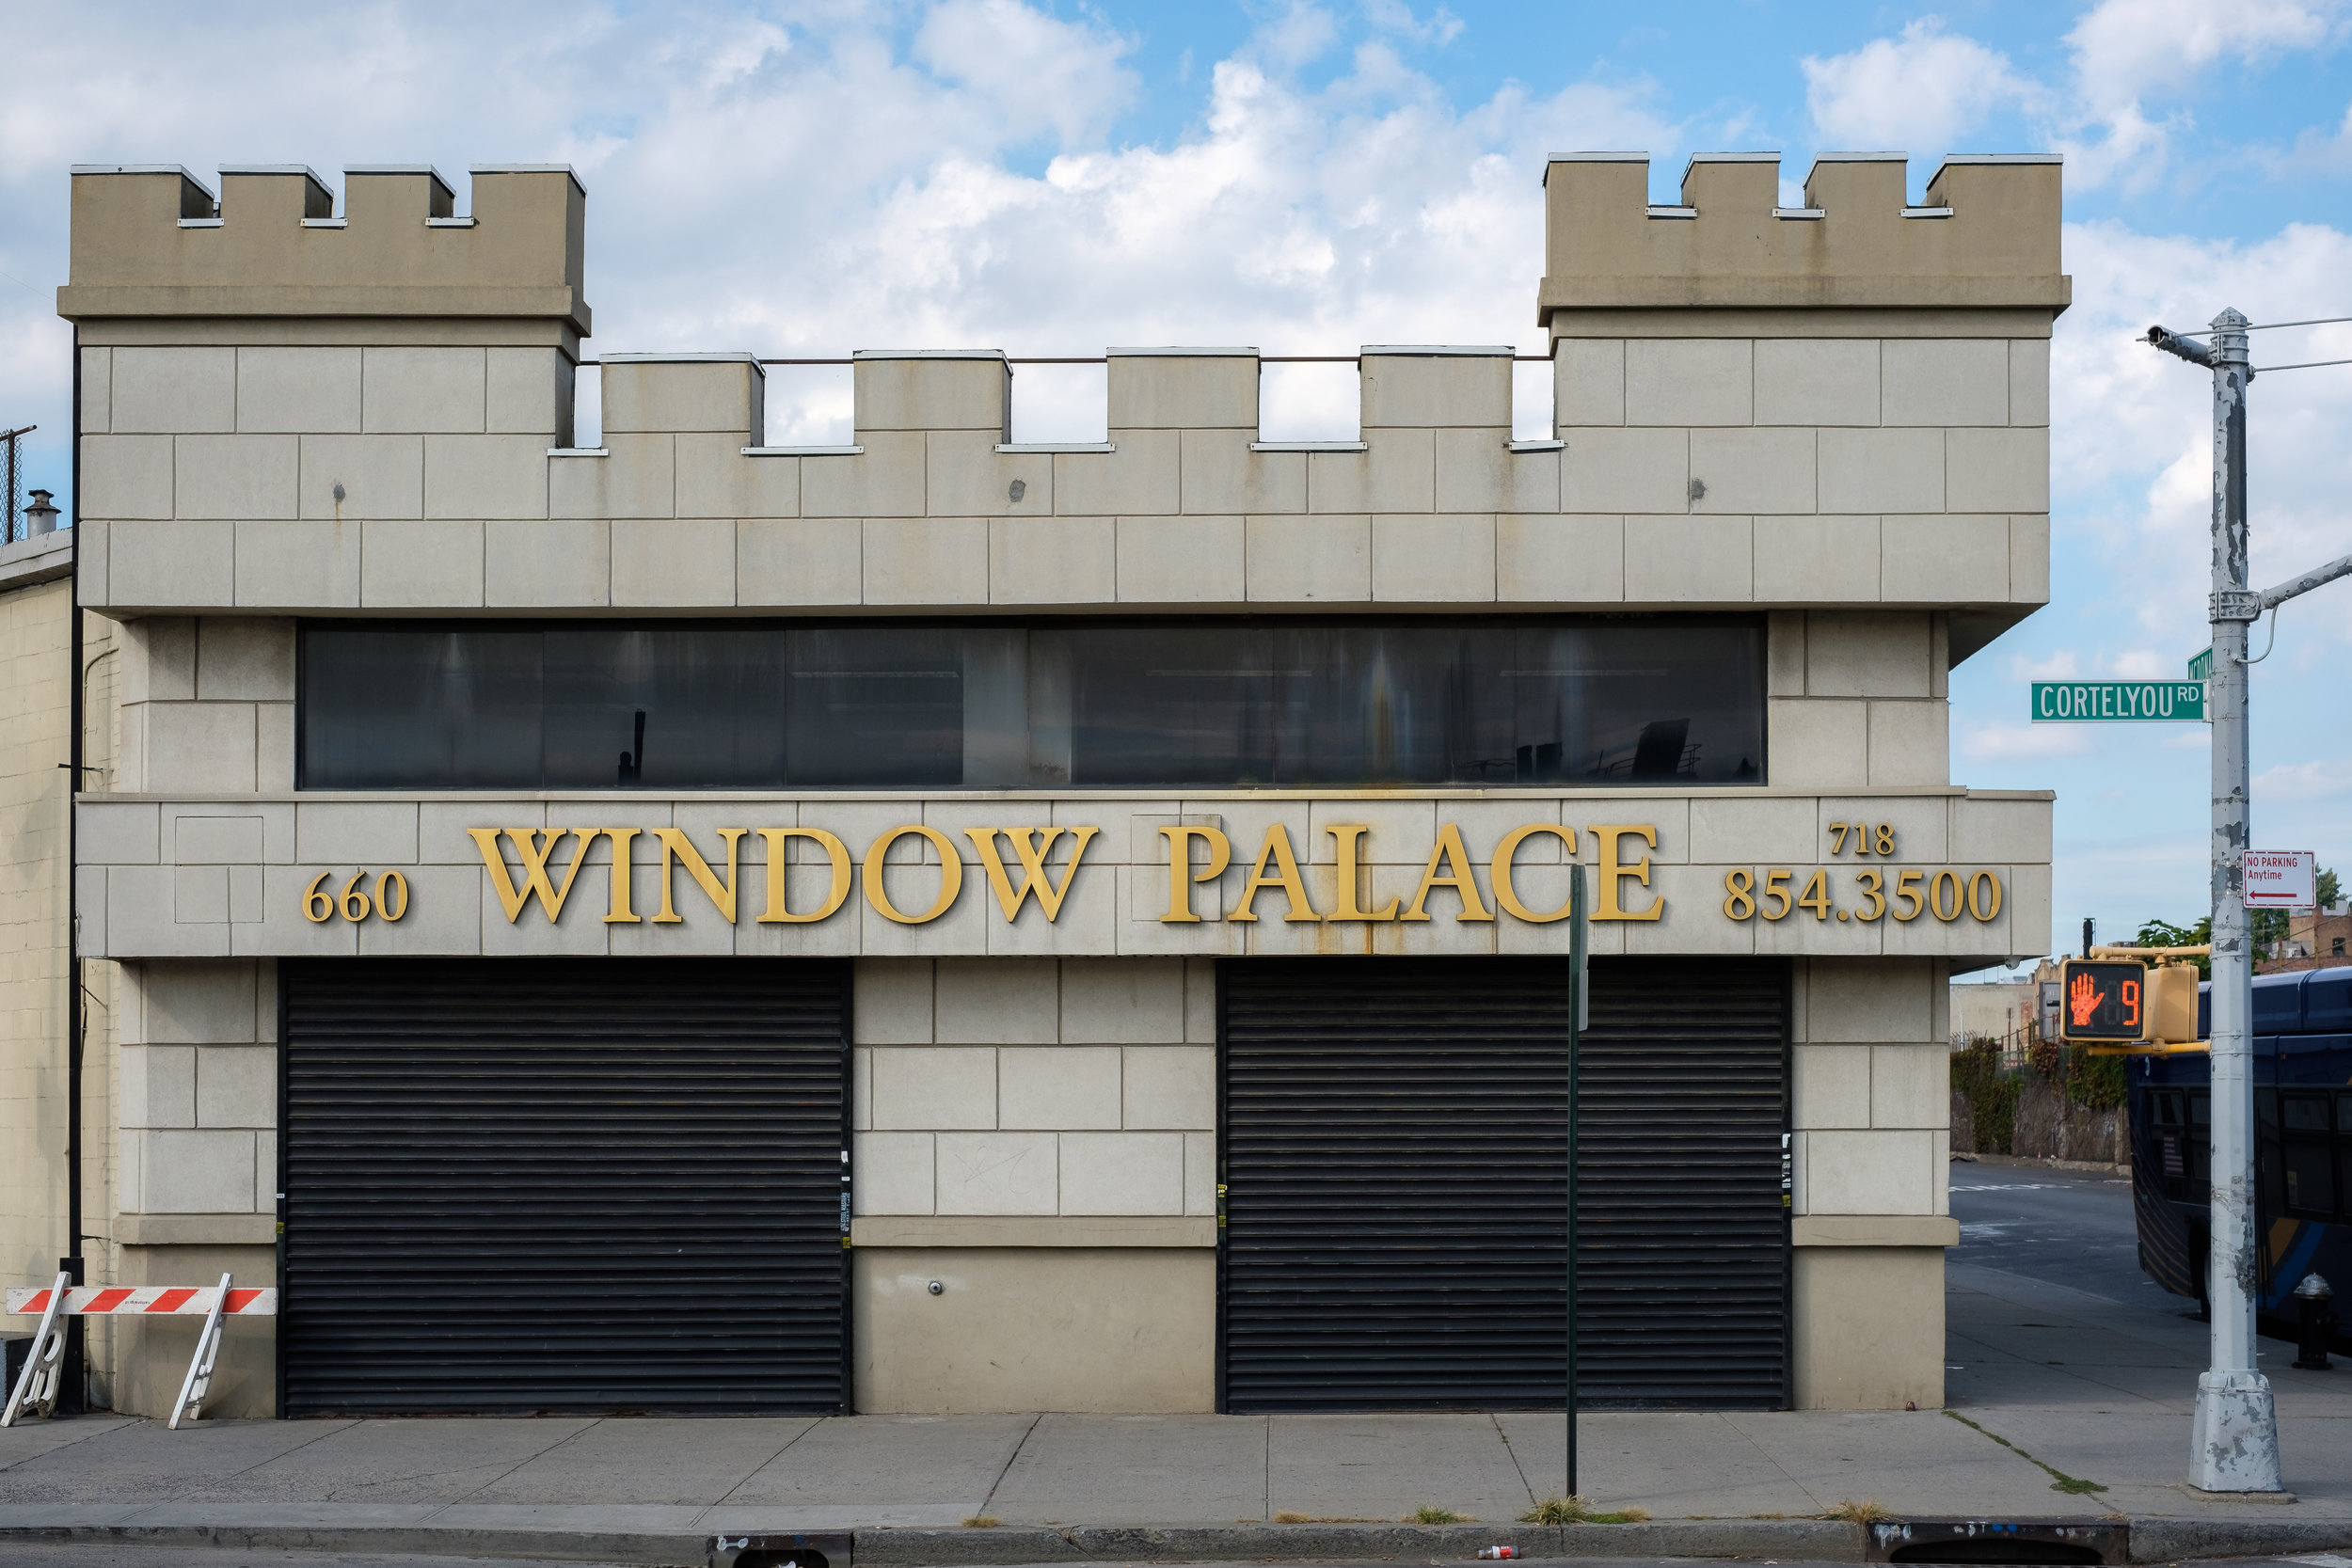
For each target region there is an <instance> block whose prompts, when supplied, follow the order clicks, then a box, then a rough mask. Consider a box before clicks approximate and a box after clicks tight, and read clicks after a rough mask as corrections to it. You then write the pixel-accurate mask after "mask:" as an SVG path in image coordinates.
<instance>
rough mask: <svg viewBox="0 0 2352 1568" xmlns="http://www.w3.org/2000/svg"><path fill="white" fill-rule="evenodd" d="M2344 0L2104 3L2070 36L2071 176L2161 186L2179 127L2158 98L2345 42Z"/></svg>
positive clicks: (2084, 180) (2067, 144) (2068, 144)
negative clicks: (2226, 66)
mask: <svg viewBox="0 0 2352 1568" xmlns="http://www.w3.org/2000/svg"><path fill="white" fill-rule="evenodd" d="M2345 10H2346V6H2345V0H2312V3H2304V0H2100V4H2098V5H2096V6H2094V7H2092V8H2090V10H2089V11H2088V12H2086V13H2085V14H2084V16H2083V18H2082V20H2081V21H2080V22H2078V23H2076V24H2074V30H2073V31H2072V32H2070V33H2068V34H2067V35H2066V42H2067V44H2068V46H2069V47H2070V49H2071V50H2072V52H2073V56H2074V61H2073V63H2074V71H2073V74H2074V91H2073V93H2072V94H2071V102H2072V104H2073V108H2074V114H2073V124H2072V126H2071V128H2070V133H2071V134H2070V136H2069V138H2068V139H2067V141H2066V142H2065V144H2064V145H2065V147H2066V150H2067V151H2068V152H2069V154H2070V158H2069V163H2070V166H2071V167H2070V170H2069V172H2070V173H2071V174H2072V175H2073V176H2074V178H2075V180H2076V181H2077V182H2079V183H2083V184H2086V185H2095V184H2101V183H2104V182H2106V181H2107V180H2109V179H2112V178H2115V177H2117V176H2119V175H2120V176H2122V180H2123V182H2124V183H2125V184H2127V185H2131V186H2144V185H2146V184H2149V183H2151V182H2153V181H2154V179H2155V178H2156V176H2157V175H2158V174H2159V173H2160V172H2161V170H2162V168H2163V166H2164V165H2165V162H2166V160H2167V158H2168V156H2169V150H2170V141H2171V135H2172V132H2173V130H2174V128H2175V127H2174V125H2173V124H2172V123H2171V121H2170V119H2169V118H2158V119H2151V118H2150V116H2149V114H2148V112H2147V110H2146V108H2145V107H2144V105H2145V104H2146V103H2147V102H2148V101H2149V100H2151V99H2156V98H2162V97H2165V96H2168V95H2174V94H2179V93H2182V92H2185V91H2186V90H2187V89H2189V88H2190V87H2194V86H2195V85H2196V84H2197V83H2198V81H2199V79H2200V78H2201V77H2202V76H2205V75H2208V74H2210V72H2211V70H2212V68H2213V67H2214V66H2215V65H2217V64H2218V63H2221V62H2223V61H2231V62H2235V63H2237V64H2240V65H2246V66H2259V65H2262V64H2265V63H2267V62H2268V61H2270V60H2272V59H2275V58H2277V57H2278V56H2280V55H2284V54H2286V53H2288V52H2290V51H2298V50H2313V49H2318V48H2321V47H2323V46H2326V45H2328V44H2330V43H2332V42H2335V41H2339V40H2341V39H2342V37H2343V36H2344V20H2343V19H2344V13H2345Z"/></svg>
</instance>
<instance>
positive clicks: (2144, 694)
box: [2033, 680, 2205, 724]
mask: <svg viewBox="0 0 2352 1568" xmlns="http://www.w3.org/2000/svg"><path fill="white" fill-rule="evenodd" d="M2204 717H2205V688H2204V685H2203V683H2201V682H2200V681H2193V680H2188V681H2036V682H2034V683H2033V721H2034V722H2035V723H2037V724H2048V723H2082V722H2085V721H2091V722H2125V723H2132V722H2141V721H2155V722H2157V723H2163V722H2166V721H2171V722H2174V723H2178V722H2180V721H2183V720H2201V719H2203V718H2204Z"/></svg>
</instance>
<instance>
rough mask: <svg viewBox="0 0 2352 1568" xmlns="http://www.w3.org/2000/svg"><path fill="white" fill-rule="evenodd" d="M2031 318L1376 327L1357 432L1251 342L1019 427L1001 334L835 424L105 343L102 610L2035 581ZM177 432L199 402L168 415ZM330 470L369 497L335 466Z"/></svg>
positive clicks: (713, 369) (1676, 603) (896, 373)
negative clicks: (844, 442)
mask: <svg viewBox="0 0 2352 1568" xmlns="http://www.w3.org/2000/svg"><path fill="white" fill-rule="evenodd" d="M2046 351H2047V342H2046V340H2043V339H2026V338H2018V339H2014V340H2012V339H2009V338H1991V339H1985V340H1981V341H1979V340H1944V339H1935V340H1918V341H1914V340H1907V339H1897V338H1889V339H1885V340H1880V339H1868V340H1852V341H1848V340H1810V339H1754V340H1752V339H1748V338H1723V339H1705V340H1679V339H1646V338H1639V337H1636V338H1625V337H1617V338H1590V339H1587V338H1570V337H1564V338H1563V339H1562V340H1561V341H1560V343H1559V348H1558V356H1557V364H1558V370H1557V373H1556V380H1557V391H1556V404H1557V406H1556V419H1557V423H1558V426H1559V435H1560V440H1559V441H1558V442H1557V443H1552V442H1534V443H1529V442H1514V441H1513V440H1512V439H1511V407H1510V353H1509V351H1508V350H1507V349H1501V348H1496V349H1483V348H1470V349H1420V350H1380V349H1371V350H1366V351H1365V352H1364V354H1363V356H1362V358H1361V360H1360V363H1359V378H1360V385H1359V395H1360V399H1361V421H1362V422H1361V430H1362V439H1361V440H1359V441H1355V442H1330V443H1321V444H1316V443H1305V444H1290V445H1269V444H1267V443H1264V442H1261V441H1259V440H1258V439H1257V438H1256V437H1257V434H1258V359H1257V355H1256V353H1255V351H1253V350H1192V351H1187V350H1173V349H1170V350H1113V351H1111V354H1110V356H1109V360H1108V367H1109V394H1108V395H1109V410H1108V421H1109V435H1110V439H1109V441H1108V442H1106V443H1104V444H1103V445H1101V446H1099V447H1074V448H1068V449H1052V448H1041V447H1027V446H1020V447H1016V446H1012V445H1010V444H1009V443H1008V442H1006V441H1005V439H1004V436H1005V434H1006V431H1007V429H1008V428H1009V388H1010V384H1011V378H1012V375H1013V374H1014V373H1015V372H1016V369H1017V368H1016V367H1013V366H1010V365H1009V364H1008V362H1007V361H1006V360H1005V359H1004V358H1003V356H1000V355H996V354H993V353H989V354H981V355H941V356H904V355H883V354H868V355H861V356H859V357H858V359H857V361H856V364H855V367H854V377H855V383H856V386H857V388H858V391H857V396H856V410H857V412H856V429H855V440H854V442H853V444H852V445H851V446H850V447H848V448H835V449H818V448H803V449H788V448H767V447H759V446H755V445H754V443H755V441H756V440H757V439H758V430H759V426H760V411H759V410H760V403H761V398H760V382H761V378H760V376H759V374H758V367H757V366H756V365H755V364H754V363H753V362H752V361H751V359H750V356H747V355H741V354H735V355H707V356H633V355H632V356H621V355H615V356H608V359H607V361H606V363H605V368H604V374H605V379H606V384H607V388H608V390H607V394H606V407H607V413H606V427H605V435H604V436H602V437H601V439H602V441H603V445H602V446H601V447H598V448H596V449H593V450H582V449H576V448H569V447H567V446H565V445H564V443H565V442H566V441H567V440H568V438H569V437H568V419H569V408H568V398H567V397H566V396H565V395H564V394H565V381H566V378H567V377H568V375H569V372H570V361H569V360H568V358H566V357H565V356H564V352H563V351H561V350H558V349H553V348H521V347H481V346H464V347H461V346H454V345H450V346H421V345H386V346H334V347H327V346H306V347H268V348H261V347H230V346H173V347H139V346H119V347H91V348H88V349H87V350H85V363H84V385H85V398H84V403H85V407H84V420H85V426H86V429H87V430H88V431H89V432H91V433H92V434H91V435H90V436H87V437H86V447H85V467H86V472H87V475H88V476H89V477H88V478H87V480H86V488H85V496H86V503H85V504H86V508H87V517H88V520H89V522H90V524H91V525H93V526H92V533H91V538H92V540H93V542H94V544H95V545H97V546H99V547H98V548H96V549H94V551H93V556H92V562H91V566H92V569H91V570H90V571H88V572H86V574H85V588H84V592H85V595H86V597H87V599H88V602H90V603H93V604H101V605H111V606H115V607H119V608H121V609H123V610H141V611H150V612H151V611H159V610H173V609H190V610H211V611H215V612H220V611H230V610H245V611H247V612H262V611H268V610H280V611H301V612H314V611H332V610H376V609H382V610H432V609H437V610H456V611H465V610H479V611H495V610H550V609H563V610H579V611H584V612H596V611H622V610H644V609H664V608H666V609H681V610H684V609H696V610H714V609H741V610H763V609H764V610H782V609H809V610H821V609H825V608H834V609H852V608H856V609H870V608H900V609H910V610H913V609H921V608H943V609H979V608H990V607H1015V606H1018V607H1024V608H1030V607H1040V606H1043V607H1060V608H1070V609H1080V608H1091V607H1102V606H1110V605H1120V606H1133V607H1152V608H1162V609H1168V608H1179V607H1208V608H1214V607H1224V608H1229V609H1240V608H1247V607H1250V606H1263V605H1271V604H1317V605H1324V604H1335V603H1336V604H1355V605H1360V606H1364V607H1366V608H1373V607H1395V608H1415V607H1419V608H1424V609H1425V608H1435V607H1444V606H1460V605H1487V606H1511V607H1517V608H1530V609H1533V608H1576V607H1583V608H1591V607H1602V606H1608V607H1625V606H1645V607H1688V608H1698V607H1706V606H1740V607H1749V606H1757V605H1765V606H1771V605H1805V604H1833V603H1836V604H1862V605H1867V604H1885V605H1904V606H1914V607H1935V606H1947V605H1963V604H1964V605H1969V606H1973V607H1977V608H1979V610H1994V611H1996V612H1998V613H2000V614H2002V615H2005V616H2009V617H2010V618H2014V616H2015V615H2016V614H2018V613H2022V607H2029V606H2031V605H2033V604H2038V603H2040V602H2042V599H2043V598H2045V597H2046V595H2047V585H2046V577H2047V522H2046V515H2047V512H2048V499H2047V493H2046V492H2047V483H2046V468H2047V439H2048V436H2047V411H2046V406H2045V405H2046V385H2047V352H2046ZM167 425H168V426H169V427H170V428H168V429H166V428H159V427H162V426H167ZM339 489H340V491H341V492H342V494H341V496H340V497H338V495H337V491H338V490H339Z"/></svg>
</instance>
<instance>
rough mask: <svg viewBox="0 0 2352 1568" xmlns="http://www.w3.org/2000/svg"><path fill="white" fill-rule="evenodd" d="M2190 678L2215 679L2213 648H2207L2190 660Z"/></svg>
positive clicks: (2198, 679)
mask: <svg viewBox="0 0 2352 1568" xmlns="http://www.w3.org/2000/svg"><path fill="white" fill-rule="evenodd" d="M2188 678H2189V679H2190V680H2193V681H2209V680H2211V679H2213V650H2212V649H2211V648H2207V649H2206V650H2205V651H2204V652H2203V653H2201V654H2199V655H2198V656H2197V657H2195V658H2192V659H2190V660H2189V661H2188Z"/></svg>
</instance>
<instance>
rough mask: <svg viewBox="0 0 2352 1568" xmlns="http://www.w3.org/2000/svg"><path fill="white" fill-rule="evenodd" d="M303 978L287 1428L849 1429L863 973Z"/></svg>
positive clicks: (392, 966) (295, 1043)
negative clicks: (715, 1425)
mask: <svg viewBox="0 0 2352 1568" xmlns="http://www.w3.org/2000/svg"><path fill="white" fill-rule="evenodd" d="M280 975H281V986H282V995H283V998H284V1008H285V1011H284V1037H283V1060H284V1074H285V1100H284V1111H285V1116H284V1127H283V1137H284V1154H283V1160H284V1192H285V1195H286V1196H285V1209H284V1212H285V1217H286V1222H287V1223H286V1236H285V1252H284V1274H283V1277H282V1281H281V1283H282V1285H283V1287H284V1291H283V1296H282V1299H281V1307H282V1309H283V1314H284V1315H283V1316H282V1317H281V1318H280V1319H279V1321H278V1322H279V1335H280V1354H281V1356H282V1360H281V1363H280V1365H281V1373H282V1381H281V1385H280V1386H281V1389H282V1400H283V1404H284V1409H285V1413H286V1414H287V1415H289V1416H313V1415H329V1414H352V1415H362V1414H421V1413H428V1412H463V1413H472V1414H495V1415H517V1414H526V1413H532V1412H541V1411H546V1412H572V1413H622V1412H648V1413H658V1412H666V1413H675V1414H718V1413H735V1414H747V1415H784V1414H811V1413H815V1414H829V1413H835V1412H839V1411H841V1410H844V1409H846V1408H847V1405H848V1398H849V1390H848V1385H847V1382H846V1376H845V1354H844V1353H845V1346H846V1340H845V1326H844V1325H845V1321H846V1301H847V1296H846V1288H847V1259H848V1253H847V1252H846V1250H845V1249H844V1248H843V1245H842V1239H841V1213H842V1204H843V1195H844V1194H845V1193H846V1192H847V1191H848V1188H847V1186H846V1184H845V1182H844V1180H843V1178H844V1176H845V1175H846V1174H847V1172H848V1166H847V1165H846V1164H844V1162H843V1157H842V1151H843V1149H844V1148H845V1147H846V1144H847V1139H846V1134H845V1132H844V1093H843V1081H844V1078H845V1076H846V1058H847V1042H848V1037H849V977H850V976H849V966H848V965H847V964H846V963H841V962H835V961H831V960H785V959H778V960H762V959H751V958H716V959H650V958H640V959H625V958H596V959H565V958H514V959H500V958H477V959H463V960H454V961H442V960H431V961H427V960H404V959H383V958H377V959H365V960H359V961H341V960H338V961H315V960H299V961H296V960H289V961H287V962H286V963H284V964H283V965H281V967H280Z"/></svg>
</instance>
